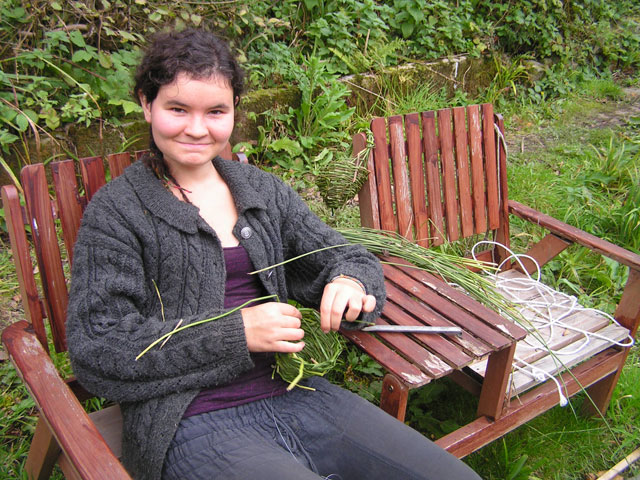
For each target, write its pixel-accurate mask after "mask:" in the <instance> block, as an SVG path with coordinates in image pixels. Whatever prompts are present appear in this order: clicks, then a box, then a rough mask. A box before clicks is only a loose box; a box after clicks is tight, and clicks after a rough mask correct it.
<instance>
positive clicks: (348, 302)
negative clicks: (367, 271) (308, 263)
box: [320, 277, 376, 333]
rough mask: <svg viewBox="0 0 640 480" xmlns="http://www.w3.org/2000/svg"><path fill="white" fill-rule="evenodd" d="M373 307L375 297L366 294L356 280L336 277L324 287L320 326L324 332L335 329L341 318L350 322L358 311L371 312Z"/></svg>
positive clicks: (354, 318) (374, 306) (374, 305)
mask: <svg viewBox="0 0 640 480" xmlns="http://www.w3.org/2000/svg"><path fill="white" fill-rule="evenodd" d="M375 308H376V297H374V296H373V295H367V294H366V292H364V290H362V287H361V286H360V285H359V283H358V282H356V281H354V280H351V279H349V278H348V277H339V278H336V279H335V280H333V281H332V282H331V283H328V284H327V285H326V286H325V287H324V292H323V294H322V300H321V301H320V327H321V328H322V331H323V332H325V333H327V332H330V331H332V330H334V331H337V330H338V329H339V328H340V323H341V322H342V320H343V318H344V319H345V320H347V321H350V322H352V321H354V320H356V319H357V318H358V316H359V315H360V312H372V311H373V310H374V309H375ZM345 310H346V314H345Z"/></svg>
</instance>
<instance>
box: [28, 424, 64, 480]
mask: <svg viewBox="0 0 640 480" xmlns="http://www.w3.org/2000/svg"><path fill="white" fill-rule="evenodd" d="M59 456H60V447H59V446H58V444H57V442H56V440H55V438H54V437H53V435H52V434H51V431H50V430H49V427H48V425H47V424H46V422H45V421H44V420H42V418H39V419H38V423H37V425H36V431H35V433H34V434H33V440H32V441H31V447H30V448H29V455H28V456H27V461H26V462H25V472H26V473H27V477H28V478H29V479H30V480H43V479H46V478H49V477H50V476H51V471H52V470H53V467H54V465H55V464H56V461H57V460H58V457H59Z"/></svg>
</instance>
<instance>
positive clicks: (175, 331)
mask: <svg viewBox="0 0 640 480" xmlns="http://www.w3.org/2000/svg"><path fill="white" fill-rule="evenodd" d="M271 298H276V299H277V298H278V296H277V295H268V296H266V297H260V298H253V299H251V300H248V301H246V302H244V303H243V304H242V305H239V306H237V307H235V308H232V309H231V310H229V311H227V312H224V313H221V314H220V315H216V316H215V317H211V318H206V319H204V320H198V321H197V322H193V323H190V324H188V325H185V326H183V327H180V328H174V329H173V330H171V331H170V332H169V333H165V334H164V335H162V336H161V337H160V338H158V339H156V340H155V341H154V342H152V343H151V344H150V345H149V346H148V347H147V348H145V349H144V350H143V351H142V352H140V354H139V355H138V356H137V357H136V361H138V360H139V359H140V357H142V356H143V355H144V354H145V353H147V352H148V351H149V350H151V349H152V348H153V347H155V346H156V345H157V344H158V343H160V342H161V341H162V340H164V339H165V338H168V337H170V336H171V335H173V334H174V333H178V332H181V331H182V330H185V329H187V328H191V327H195V326H197V325H202V324H203V323H207V322H212V321H214V320H218V319H220V318H224V317H226V316H227V315H230V314H232V313H233V312H237V311H238V310H240V309H242V308H244V307H246V306H248V305H251V304H252V303H255V302H261V301H263V300H269V299H271Z"/></svg>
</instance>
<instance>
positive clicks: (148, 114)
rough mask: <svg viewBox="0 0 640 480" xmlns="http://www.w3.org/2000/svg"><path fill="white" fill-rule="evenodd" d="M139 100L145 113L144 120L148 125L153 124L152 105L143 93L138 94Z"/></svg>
mask: <svg viewBox="0 0 640 480" xmlns="http://www.w3.org/2000/svg"><path fill="white" fill-rule="evenodd" d="M138 98H139V99H140V106H141V107H142V111H143V112H144V119H145V120H146V121H147V123H151V103H149V102H147V97H145V96H144V95H143V94H142V92H140V93H138Z"/></svg>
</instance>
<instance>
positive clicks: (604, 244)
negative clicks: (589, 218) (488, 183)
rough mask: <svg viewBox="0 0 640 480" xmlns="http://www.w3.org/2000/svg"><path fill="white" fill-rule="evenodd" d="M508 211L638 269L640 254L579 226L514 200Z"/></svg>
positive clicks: (510, 201) (511, 201)
mask: <svg viewBox="0 0 640 480" xmlns="http://www.w3.org/2000/svg"><path fill="white" fill-rule="evenodd" d="M509 213H513V214H514V215H516V216H518V217H520V218H522V219H524V220H527V221H529V222H531V223H535V224H537V225H540V226H541V227H544V228H546V229H547V230H549V231H550V232H551V233H553V234H554V235H557V236H559V237H561V238H564V239H566V240H569V241H571V242H574V243H578V244H580V245H582V246H584V247H587V248H589V249H591V250H593V251H596V252H598V253H601V254H602V255H604V256H606V257H609V258H611V259H613V260H615V261H617V262H619V263H621V264H623V265H627V266H628V267H631V268H634V269H636V270H640V255H638V254H636V253H633V252H631V251H629V250H626V249H624V248H622V247H619V246H617V245H614V244H613V243H611V242H608V241H606V240H602V239H601V238H598V237H596V236H595V235H591V234H590V233H587V232H585V231H583V230H580V229H579V228H576V227H572V226H571V225H568V224H566V223H564V222H561V221H560V220H557V219H555V218H553V217H550V216H549V215H545V214H544V213H541V212H539V211H537V210H534V209H533V208H531V207H527V206H526V205H523V204H521V203H519V202H516V201H514V200H509Z"/></svg>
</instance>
